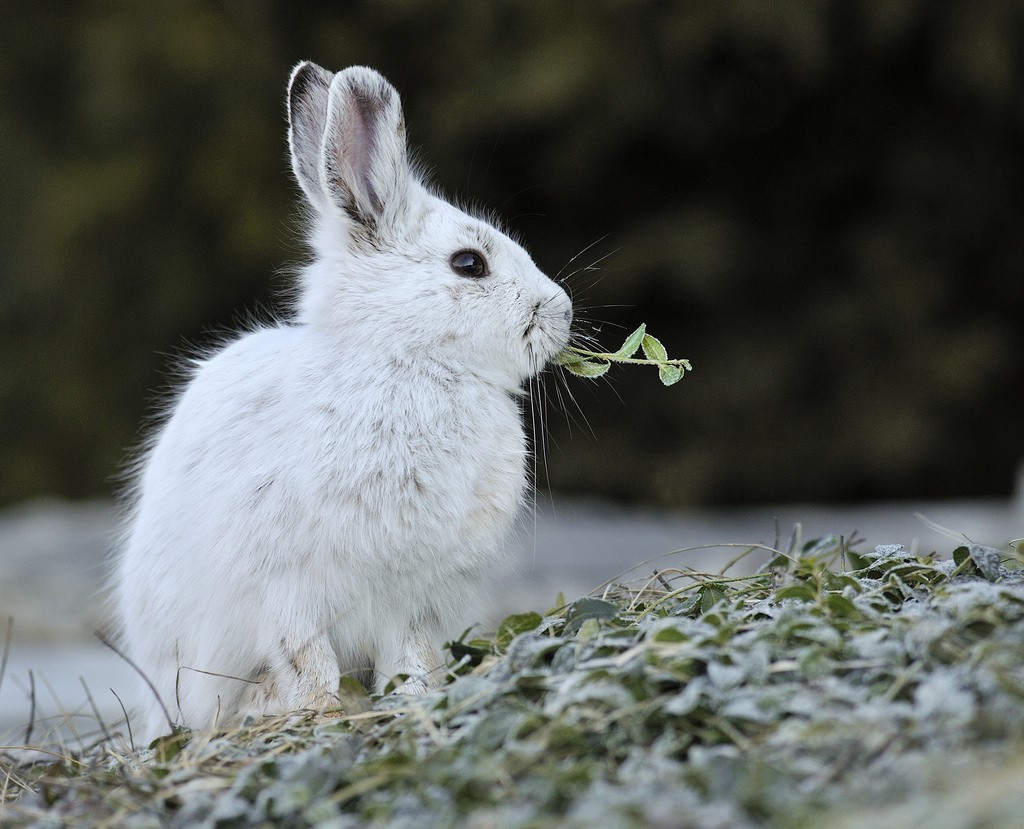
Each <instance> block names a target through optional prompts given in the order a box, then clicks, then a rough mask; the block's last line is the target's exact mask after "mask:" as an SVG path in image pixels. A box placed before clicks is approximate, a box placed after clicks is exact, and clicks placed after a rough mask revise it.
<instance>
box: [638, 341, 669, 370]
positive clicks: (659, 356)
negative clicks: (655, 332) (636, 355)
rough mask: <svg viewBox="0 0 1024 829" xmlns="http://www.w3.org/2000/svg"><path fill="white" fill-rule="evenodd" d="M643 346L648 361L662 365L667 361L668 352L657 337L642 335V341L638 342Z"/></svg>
mask: <svg viewBox="0 0 1024 829" xmlns="http://www.w3.org/2000/svg"><path fill="white" fill-rule="evenodd" d="M640 344H641V345H642V346H643V349H644V354H645V355H646V356H647V359H648V360H654V362H656V363H664V362H665V361H666V360H667V359H668V352H667V351H666V350H665V346H663V345H662V344H661V340H659V339H658V338H657V337H652V336H651V335H650V334H644V337H643V340H641V341H640Z"/></svg>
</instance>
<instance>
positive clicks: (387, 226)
mask: <svg viewBox="0 0 1024 829" xmlns="http://www.w3.org/2000/svg"><path fill="white" fill-rule="evenodd" d="M323 176H324V179H323V180H324V184H325V186H326V188H327V195H328V197H329V198H330V199H331V201H332V202H333V203H334V204H336V205H337V206H338V207H340V208H341V209H342V210H343V211H344V212H345V213H346V214H347V215H348V216H349V217H350V218H351V219H353V220H354V221H355V222H357V223H358V224H359V225H361V226H362V228H363V230H364V231H365V232H366V233H367V234H368V235H370V236H371V237H373V236H377V235H378V234H380V233H384V234H387V233H388V232H389V231H391V230H394V229H395V228H396V227H397V226H398V224H399V223H400V220H401V218H402V214H403V213H404V211H405V208H406V206H407V203H408V197H409V186H410V182H411V172H410V168H409V160H408V154H407V152H406V143H405V119H404V118H403V116H402V104H401V101H400V99H399V97H398V92H396V91H395V88H394V87H393V86H392V85H391V84H390V83H388V82H387V81H386V80H385V79H384V78H383V77H382V76H381V75H380V74H379V73H377V72H375V71H374V70H372V69H368V68H366V67H363V66H353V67H350V68H348V69H346V70H344V71H343V72H339V73H338V74H337V75H336V76H335V77H334V80H333V81H332V82H331V89H330V96H329V100H328V104H327V126H326V130H325V133H324V144H323Z"/></svg>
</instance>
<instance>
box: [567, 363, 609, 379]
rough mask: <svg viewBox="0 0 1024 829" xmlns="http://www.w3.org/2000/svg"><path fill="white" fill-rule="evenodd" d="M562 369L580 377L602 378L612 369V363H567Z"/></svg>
mask: <svg viewBox="0 0 1024 829" xmlns="http://www.w3.org/2000/svg"><path fill="white" fill-rule="evenodd" d="M562 368H564V369H565V370H566V371H568V372H569V373H570V374H575V375H577V376H578V377H600V376H601V375H602V374H606V373H607V371H608V369H609V368H611V363H591V362H590V361H588V360H580V361H579V362H578V363H565V364H564V365H563V366H562Z"/></svg>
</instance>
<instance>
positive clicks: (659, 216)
mask: <svg viewBox="0 0 1024 829" xmlns="http://www.w3.org/2000/svg"><path fill="white" fill-rule="evenodd" d="M0 6H2V15H0V19H2V20H3V32H2V34H0V38H2V43H0V47H2V48H0V186H2V188H3V189H2V197H0V211H2V215H0V453H2V454H0V503H9V502H12V501H15V500H18V499H23V498H26V497H30V496H35V495H41V494H59V495H64V496H71V497H78V496H90V495H96V494H104V493H108V492H110V491H111V489H112V479H113V478H114V476H115V475H116V473H117V471H118V469H119V466H120V464H121V462H122V460H123V459H124V457H125V451H126V448H127V447H129V446H131V445H133V444H136V443H137V442H138V440H139V437H140V434H141V429H142V423H143V419H144V416H145V414H146V413H147V412H151V411H152V410H153V406H154V400H155V399H157V397H158V396H159V393H160V392H161V390H163V389H165V388H166V387H167V384H168V382H169V379H170V378H169V375H168V372H167V367H168V366H169V365H170V364H171V363H172V355H175V354H181V353H182V352H183V350H185V349H186V348H188V347H191V346H201V345H203V344H204V343H209V342H211V341H212V339H213V337H215V336H216V334H217V333H218V332H222V331H224V330H226V329H229V328H230V327H231V326H232V325H234V324H238V323H239V322H241V321H243V320H244V319H245V318H246V317H247V316H248V315H250V314H254V313H255V314H261V315H264V316H266V315H268V313H269V311H270V310H273V309H274V308H275V307H276V308H280V307H281V303H280V302H279V299H278V298H279V297H280V296H281V294H282V292H283V291H284V290H285V289H286V287H287V285H288V267H289V265H290V264H291V263H294V262H296V261H300V260H301V259H302V257H303V256H304V255H305V250H304V247H303V244H302V237H301V232H300V230H299V228H298V224H297V216H298V213H297V211H296V205H297V188H296V187H294V185H293V183H292V180H291V177H290V173H289V170H288V166H287V156H286V147H285V119H284V107H283V95H284V87H285V83H286V81H287V77H288V72H289V70H290V67H291V66H292V65H293V64H294V63H295V62H296V61H298V60H300V59H303V58H309V59H314V60H316V61H317V62H318V63H321V64H323V65H324V66H327V67H329V68H332V69H338V68H341V67H344V66H346V65H349V64H353V63H366V64H370V65H372V66H374V67H376V68H378V69H379V70H381V71H382V72H383V73H384V74H385V75H387V76H388V77H389V78H390V80H391V81H392V82H393V83H394V84H395V85H396V86H397V87H398V89H399V91H400V92H401V94H402V96H403V100H404V102H405V107H406V116H407V121H408V124H409V132H410V136H411V139H412V141H413V142H414V144H415V145H416V146H417V148H418V149H419V150H420V155H421V157H422V158H423V159H424V160H425V161H426V162H427V163H428V164H429V166H430V167H431V169H432V171H433V173H432V174H433V178H434V180H435V181H436V183H437V184H438V185H439V186H440V187H441V188H442V189H443V190H444V191H445V192H446V193H447V194H448V195H450V196H452V197H454V198H459V199H464V200H467V201H472V202H474V203H476V204H480V205H482V206H485V207H487V208H489V209H493V210H494V211H496V212H497V213H498V214H499V215H501V216H502V217H503V218H504V219H505V221H506V223H507V225H508V226H509V227H510V228H511V229H513V230H514V231H516V232H517V233H518V234H520V235H521V236H522V238H523V239H524V241H525V242H526V245H527V247H529V249H530V250H531V252H532V253H533V254H534V257H535V259H536V260H537V262H538V263H539V264H540V265H541V267H542V268H544V269H545V270H547V271H548V272H549V273H552V274H554V273H556V272H558V271H559V270H560V269H562V268H563V267H565V268H566V271H567V272H568V271H572V270H574V269H576V268H579V267H581V266H587V265H590V264H591V263H593V262H595V261H597V260H600V271H597V272H593V271H585V272H583V273H581V274H579V275H578V276H576V277H574V278H573V280H572V283H571V284H572V285H573V287H574V291H575V297H576V300H577V303H578V305H579V306H580V308H581V311H580V314H581V316H584V317H586V318H587V319H589V320H592V321H601V322H603V323H604V325H603V326H602V328H601V331H600V334H599V338H600V339H601V341H602V342H603V343H605V344H606V345H607V346H608V347H610V348H614V347H615V346H617V345H618V343H619V342H620V341H621V339H622V337H623V336H624V335H625V334H626V333H628V332H629V331H630V330H632V329H633V328H634V327H635V326H636V325H637V324H638V323H640V322H647V323H648V326H649V329H650V330H651V331H652V332H653V333H654V334H656V335H658V336H659V337H660V338H661V339H662V340H663V341H664V342H665V344H666V346H667V347H668V349H669V353H670V355H671V356H680V357H688V358H690V359H691V360H692V361H693V364H694V372H693V374H692V375H690V376H688V377H687V378H686V379H685V380H684V381H683V382H682V383H681V384H680V385H678V386H675V387H673V388H671V389H665V388H662V387H661V385H660V384H659V383H658V381H657V378H656V375H655V374H654V373H653V372H649V371H647V370H646V369H640V368H617V369H613V370H612V372H611V374H610V375H609V376H608V378H607V380H608V382H604V381H600V382H591V381H585V380H580V379H575V378H572V379H570V380H569V381H568V382H569V385H570V388H571V389H572V390H573V392H574V394H575V398H576V401H577V403H578V407H579V408H578V409H577V408H576V407H575V406H573V405H572V404H571V403H570V404H568V405H567V407H566V408H567V411H564V412H563V411H562V410H560V409H559V408H558V407H557V406H550V407H549V408H548V411H547V429H548V432H549V441H548V443H549V446H548V463H547V471H546V473H544V472H542V473H541V479H542V480H541V483H542V485H545V486H546V485H547V484H546V480H549V481H550V485H551V487H552V488H554V489H557V490H562V491H569V492H574V493H592V494H602V495H606V496H611V497H615V498H618V499H635V500H643V501H647V502H651V503H658V504H665V505H683V504H737V503H748V502H754V501H772V502H777V501H785V500H794V499H814V500H832V501H839V500H852V499H874V498H903V497H952V496H956V497H963V496H990V495H1008V494H1009V492H1010V490H1011V488H1012V482H1013V477H1014V470H1015V468H1016V466H1017V464H1018V462H1019V461H1020V460H1021V459H1022V458H1024V426H1022V421H1024V418H1022V413H1024V409H1022V402H1021V401H1022V398H1024V395H1022V390H1024V361H1022V359H1021V358H1022V355H1024V322H1022V319H1024V232H1022V231H1024V88H1022V84H1021V78H1024V65H1022V64H1024V57H1022V54H1024V52H1022V46H1024V7H1022V4H1021V3H1020V2H1018V1H1017V0H1012V1H1011V0H972V2H970V3H963V2H941V0H932V1H931V2H910V0H907V2H892V0H864V1H863V2H848V0H835V1H834V2H817V3H815V2H792V3H786V2H773V3H765V2H761V0H720V1H719V2H654V1H653V0H652V1H651V2H642V1H641V0H637V1H636V2H600V0H585V2H584V1H582V0H581V2H564V3H558V4H554V3H549V2H545V1H544V0H520V1H519V2H493V3H481V2H477V0H463V2H446V3H440V2H416V0H387V2H373V3H369V2H352V1H351V0H348V1H347V2H334V3H323V2H304V1H303V0H287V2H284V1H283V0H277V1H276V2H274V1H272V0H265V1H264V2H259V0H251V2H244V0H235V1H234V2H230V1H229V0H223V2H184V1H182V2H172V0H155V1H154V2H147V3H136V2H100V1H99V0H96V1H95V2H89V0H83V2H54V1H53V0H50V2H35V3H16V2H11V0H3V2H2V3H0ZM588 246H589V247H588ZM583 249H587V250H586V252H585V253H582V254H580V256H579V257H578V258H577V259H575V260H574V261H573V262H572V264H568V265H567V263H569V262H570V260H572V259H573V257H574V256H575V255H576V254H577V253H579V252H580V251H581V250H583ZM268 309H269V310H268ZM553 379H554V378H549V380H548V384H549V386H552V382H553ZM551 390H552V396H553V386H552V388H551ZM584 418H585V420H586V421H587V423H589V425H587V424H585V423H583V419H584Z"/></svg>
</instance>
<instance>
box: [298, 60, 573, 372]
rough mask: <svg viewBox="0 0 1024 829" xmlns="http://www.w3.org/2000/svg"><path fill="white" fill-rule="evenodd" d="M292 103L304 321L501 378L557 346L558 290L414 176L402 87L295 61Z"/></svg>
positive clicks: (536, 363)
mask: <svg viewBox="0 0 1024 829" xmlns="http://www.w3.org/2000/svg"><path fill="white" fill-rule="evenodd" d="M288 114H289V143H290V147H291V160H292V169H293V170H294V172H295V177H296V178H297V179H298V182H299V185H300V186H301V187H302V190H303V192H304V193H305V196H306V200H307V202H308V204H309V207H310V209H311V212H312V219H313V234H312V243H313V247H314V250H315V253H316V258H315V260H314V261H313V263H312V264H311V265H309V266H308V267H307V268H306V271H305V273H304V277H303V283H302V295H301V302H300V318H301V320H302V321H303V322H304V323H306V324H307V325H310V326H315V327H317V328H318V329H319V330H320V331H322V332H323V333H324V334H325V335H327V336H343V337H345V338H346V340H348V341H351V338H352V337H359V336H364V337H366V338H367V340H368V344H370V345H372V346H373V347H374V348H375V349H378V350H380V349H384V350H385V351H390V353H391V354H393V355H396V356H401V357H403V358H404V357H414V358H415V359H416V360H417V361H419V360H423V359H428V360H437V361H439V362H441V363H442V364H444V365H445V366H447V367H449V368H451V369H454V370H457V371H460V372H465V373H468V374H472V375H479V376H483V377H486V378H488V379H489V380H490V381H491V382H495V383H498V384H500V385H502V386H505V387H508V388H510V389H511V388H518V387H519V386H520V384H521V383H522V382H523V380H525V379H526V378H528V377H531V376H533V375H534V374H536V373H537V372H538V371H540V370H541V369H542V368H543V367H544V364H545V363H546V362H547V361H548V360H549V359H551V358H552V357H553V356H554V355H555V354H556V353H557V352H558V351H559V350H560V349H561V348H562V347H563V346H564V345H565V343H566V341H567V339H568V336H569V326H570V323H571V319H572V306H571V303H570V301H569V298H568V296H567V295H566V294H565V292H564V291H563V290H562V289H561V288H560V287H559V286H558V285H556V284H555V283H554V282H552V281H551V280H550V279H548V278H547V277H546V276H545V275H544V274H543V273H541V272H540V270H538V268H537V266H536V265H535V264H534V263H533V261H532V260H531V259H530V257H529V255H528V254H527V253H526V252H525V251H524V250H523V249H522V248H521V247H520V246H519V245H518V244H516V243H515V242H513V241H512V240H511V239H510V238H509V237H508V236H506V235H505V234H504V233H502V232H501V231H499V230H497V229H496V228H494V227H493V226H492V225H491V224H489V223H487V222H485V221H483V220H481V219H479V218H476V217H474V216H471V215H469V214H467V213H465V212H463V211H462V210H459V209H458V208H456V207H454V206H452V205H451V204H449V203H448V202H446V201H444V200H443V199H441V198H439V197H438V196H436V195H434V194H433V193H432V192H430V191H429V190H428V189H427V188H426V187H425V186H424V184H423V183H422V181H421V179H420V177H419V176H418V175H417V173H416V172H415V170H414V169H413V167H412V165H411V164H410V162H409V159H408V153H407V148H406V139H405V125H404V119H403V116H402V108H401V103H400V100H399V97H398V93H397V92H396V91H395V89H394V87H392V86H391V84H389V83H388V82H387V80H385V79H384V78H383V77H382V76H381V75H380V74H378V73H377V72H375V71H374V70H372V69H368V68H365V67H359V66H354V67H350V68H349V69H346V70H344V71H342V72H339V73H337V74H333V73H331V72H328V71H327V70H325V69H322V68H320V67H319V66H316V65H315V64H312V63H301V64H299V65H298V66H297V67H296V68H295V70H294V72H293V73H292V77H291V82H290V84H289V88H288Z"/></svg>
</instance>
